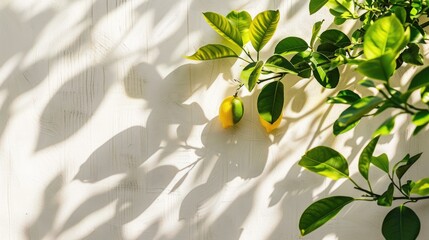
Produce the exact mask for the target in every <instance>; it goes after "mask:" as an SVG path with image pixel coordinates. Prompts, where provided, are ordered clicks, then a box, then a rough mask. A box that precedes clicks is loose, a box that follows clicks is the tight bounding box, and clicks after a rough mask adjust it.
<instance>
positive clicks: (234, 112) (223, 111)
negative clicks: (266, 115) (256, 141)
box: [219, 96, 282, 133]
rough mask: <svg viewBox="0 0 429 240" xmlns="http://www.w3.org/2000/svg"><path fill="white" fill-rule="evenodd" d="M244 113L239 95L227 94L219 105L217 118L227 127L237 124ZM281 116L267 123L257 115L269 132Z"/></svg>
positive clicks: (274, 127)
mask: <svg viewBox="0 0 429 240" xmlns="http://www.w3.org/2000/svg"><path fill="white" fill-rule="evenodd" d="M243 115H244V105H243V101H242V100H241V98H239V97H235V96H229V97H227V98H225V99H224V100H223V102H222V103H221V105H220V107H219V120H220V122H221V123H222V127H223V128H229V127H232V126H233V125H235V124H237V123H238V122H239V121H240V120H241V118H242V117H243ZM281 119H282V118H281V116H280V117H279V118H278V119H277V120H276V121H274V122H273V123H269V122H267V121H265V120H264V119H263V118H262V117H259V121H260V122H261V125H262V126H263V127H264V128H265V130H266V131H267V132H268V133H269V132H271V131H273V130H274V129H276V128H277V127H278V126H279V125H280V122H281Z"/></svg>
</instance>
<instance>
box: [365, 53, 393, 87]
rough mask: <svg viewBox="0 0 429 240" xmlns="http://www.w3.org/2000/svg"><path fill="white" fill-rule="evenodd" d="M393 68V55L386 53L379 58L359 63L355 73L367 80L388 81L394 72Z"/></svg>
mask: <svg viewBox="0 0 429 240" xmlns="http://www.w3.org/2000/svg"><path fill="white" fill-rule="evenodd" d="M395 68H396V58H395V54H394V53H393V52H388V53H386V54H383V55H381V56H379V57H376V58H373V59H370V60H366V61H363V62H361V63H360V64H359V65H358V68H357V71H358V72H360V73H362V74H363V75H365V76H367V77H369V78H373V79H378V80H384V81H388V80H389V79H390V77H391V76H392V75H393V73H394V72H395Z"/></svg>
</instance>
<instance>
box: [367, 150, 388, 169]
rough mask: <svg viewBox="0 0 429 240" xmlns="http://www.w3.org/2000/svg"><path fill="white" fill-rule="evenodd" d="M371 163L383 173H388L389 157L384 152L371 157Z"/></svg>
mask: <svg viewBox="0 0 429 240" xmlns="http://www.w3.org/2000/svg"><path fill="white" fill-rule="evenodd" d="M371 163H372V164H373V165H374V166H376V167H378V168H379V169H381V170H382V171H383V172H385V173H389V158H388V157H387V155H386V154H385V153H383V154H381V155H380V156H377V157H374V156H373V157H372V158H371Z"/></svg>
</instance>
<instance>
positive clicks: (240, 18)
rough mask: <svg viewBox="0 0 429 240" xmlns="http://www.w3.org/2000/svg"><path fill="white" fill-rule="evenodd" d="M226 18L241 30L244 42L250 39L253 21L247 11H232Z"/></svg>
mask: <svg viewBox="0 0 429 240" xmlns="http://www.w3.org/2000/svg"><path fill="white" fill-rule="evenodd" d="M226 18H227V19H228V20H229V21H230V22H231V23H232V25H233V26H235V27H236V28H238V31H240V34H241V37H242V40H243V44H245V43H247V42H248V41H249V39H250V38H249V28H250V24H251V23H252V16H250V14H249V13H248V12H246V11H241V12H237V11H231V12H230V13H228V15H226Z"/></svg>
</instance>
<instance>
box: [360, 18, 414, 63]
mask: <svg viewBox="0 0 429 240" xmlns="http://www.w3.org/2000/svg"><path fill="white" fill-rule="evenodd" d="M408 37H409V36H408ZM408 40H409V39H408V38H407V34H406V33H405V31H404V27H403V26H402V23H401V21H400V20H399V19H398V18H397V17H396V16H395V15H394V14H392V15H391V16H388V17H383V18H380V19H378V20H377V21H375V23H374V24H372V25H371V26H370V27H369V28H368V30H367V32H366V34H365V37H364V43H363V50H364V53H365V56H366V58H368V59H374V58H379V57H381V56H383V55H385V54H386V53H388V52H392V53H394V58H396V56H397V54H399V52H400V50H402V48H404V47H405V46H406V44H407V42H408Z"/></svg>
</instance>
